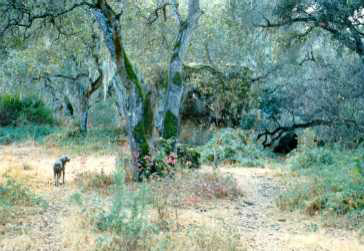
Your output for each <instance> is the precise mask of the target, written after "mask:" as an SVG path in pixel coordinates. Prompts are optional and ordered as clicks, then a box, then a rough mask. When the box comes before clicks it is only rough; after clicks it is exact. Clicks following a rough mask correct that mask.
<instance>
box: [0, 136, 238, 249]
mask: <svg viewBox="0 0 364 251" xmlns="http://www.w3.org/2000/svg"><path fill="white" fill-rule="evenodd" d="M61 154H63V150H62V148H59V147H56V146H53V147H51V146H49V145H38V144H36V143H34V142H28V143H22V144H14V145H7V146H1V155H0V170H1V171H0V172H1V173H0V177H1V180H0V184H2V185H1V188H2V189H7V188H8V187H6V186H5V185H4V184H6V182H7V180H9V179H11V181H16V182H17V183H19V184H21V186H22V187H24V188H25V189H26V190H27V191H29V192H30V194H29V196H30V197H31V198H32V197H34V198H38V197H39V200H41V201H44V205H43V204H40V203H34V204H31V203H30V202H29V203H28V202H27V203H20V204H19V205H9V208H7V207H6V206H0V215H5V216H6V214H7V212H9V211H11V212H12V214H14V215H16V216H17V217H16V218H9V217H6V219H7V220H6V221H4V220H2V221H1V224H0V249H1V250H13V248H15V249H16V250H36V249H43V250H152V249H158V250H225V249H226V248H228V249H226V250H243V249H244V243H243V242H242V241H241V240H240V236H239V235H237V234H236V231H235V230H234V228H235V227H234V224H233V223H234V221H235V219H234V217H235V216H236V214H234V213H233V211H234V210H233V208H234V206H233V205H234V204H235V203H236V200H238V199H239V198H240V196H241V191H240V190H239V189H238V187H236V184H235V183H234V182H233V181H232V180H231V178H228V177H224V176H221V174H217V173H211V174H209V175H201V174H200V173H190V172H188V173H180V174H178V175H177V176H176V177H175V179H168V180H153V181H150V182H149V183H147V184H145V186H146V187H145V189H147V191H146V194H145V200H144V202H143V201H138V200H137V199H138V198H136V197H135V196H137V194H138V193H139V194H140V191H141V190H143V189H144V188H142V187H140V185H136V184H128V185H127V184H125V183H123V184H124V185H125V186H124V185H122V186H121V187H120V186H119V187H116V188H117V189H120V190H122V189H125V190H124V193H123V194H120V193H116V195H115V192H113V191H112V189H111V188H112V187H114V186H115V182H116V181H115V177H114V176H113V175H112V174H113V172H114V171H115V166H116V165H115V162H116V159H115V157H114V156H113V155H103V154H102V153H97V154H95V155H92V154H87V155H80V154H79V153H78V152H76V153H74V152H73V153H71V154H70V157H71V159H72V160H71V162H70V163H69V165H68V166H67V169H66V170H67V171H66V185H65V186H61V187H54V186H53V183H52V181H53V180H52V175H53V173H52V170H51V167H52V163H53V161H54V160H55V159H56V158H57V157H58V156H59V155H61ZM225 186H227V187H225ZM10 190H11V189H10ZM19 191H20V190H19V189H14V190H13V191H12V193H14V194H15V200H18V199H21V197H20V195H19V194H18V193H19ZM138 191H139V192H138ZM115 196H116V197H115ZM120 198H124V200H123V201H124V202H125V204H123V205H124V207H123V210H121V211H120V214H112V210H113V209H115V208H116V206H117V205H116V204H117V203H118V201H119V200H120ZM139 199H140V198H139ZM135 201H136V202H137V204H136V205H134V206H136V207H139V206H140V205H141V204H142V203H145V205H146V207H145V208H144V209H143V210H141V211H138V216H125V215H124V216H123V217H122V216H121V215H122V214H124V213H125V214H127V215H128V214H129V213H131V212H132V208H131V207H130V205H133V202H135ZM119 202H120V201H119ZM138 203H140V204H138ZM124 208H127V209H125V210H124ZM8 209H9V210H8ZM129 210H130V211H129ZM140 214H142V216H143V217H142V218H143V219H142V221H141V222H138V220H141V219H139V218H138V217H139V216H140ZM110 215H111V216H110ZM108 216H110V217H113V220H114V221H113V223H112V224H111V227H109V226H106V227H101V226H100V224H101V223H104V222H106V221H100V219H102V217H108ZM0 219H1V218H0ZM118 220H123V224H124V225H126V226H128V229H118V227H117V221H118ZM128 222H129V223H128ZM138 224H139V225H138ZM140 224H141V225H142V226H143V227H142V228H143V229H144V228H145V229H144V230H137V228H138V226H140ZM138 231H139V232H138ZM141 233H143V234H142V235H141ZM125 236H126V237H125Z"/></svg>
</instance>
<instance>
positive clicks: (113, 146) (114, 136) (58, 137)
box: [45, 128, 126, 154]
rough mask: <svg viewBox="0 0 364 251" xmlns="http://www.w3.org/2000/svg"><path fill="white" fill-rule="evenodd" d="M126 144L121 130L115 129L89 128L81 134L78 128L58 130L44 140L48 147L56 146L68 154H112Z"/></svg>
mask: <svg viewBox="0 0 364 251" xmlns="http://www.w3.org/2000/svg"><path fill="white" fill-rule="evenodd" d="M124 142H126V140H125V139H124V137H123V135H122V133H121V130H120V129H116V128H90V129H88V131H87V134H82V133H81V132H80V131H79V129H78V128H74V129H60V130H58V131H56V132H55V133H53V134H51V135H49V136H48V137H47V138H46V139H45V143H46V144H48V145H57V146H59V147H61V148H65V149H67V151H68V152H73V153H75V154H80V153H101V154H102V153H112V152H116V151H117V150H120V148H119V147H120V146H118V145H119V144H123V143H124Z"/></svg>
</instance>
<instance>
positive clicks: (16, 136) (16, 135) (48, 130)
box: [0, 125, 58, 145]
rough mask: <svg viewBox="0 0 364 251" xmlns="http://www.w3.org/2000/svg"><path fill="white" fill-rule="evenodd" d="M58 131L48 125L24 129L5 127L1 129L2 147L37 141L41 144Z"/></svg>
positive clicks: (0, 140)
mask: <svg viewBox="0 0 364 251" xmlns="http://www.w3.org/2000/svg"><path fill="white" fill-rule="evenodd" d="M57 130H58V129H57V128H54V127H50V126H46V125H24V126H22V127H3V128H1V129H0V145H1V144H10V143H21V142H25V141H28V140H30V141H35V142H38V143H41V142H43V141H44V139H45V138H46V137H47V136H48V135H50V134H52V133H54V132H56V131H57Z"/></svg>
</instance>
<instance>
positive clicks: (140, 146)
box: [94, 0, 201, 175]
mask: <svg viewBox="0 0 364 251" xmlns="http://www.w3.org/2000/svg"><path fill="white" fill-rule="evenodd" d="M176 11H177V7H176ZM176 13H177V14H178V12H176ZM200 13H201V12H200V9H199V0H190V2H189V16H188V19H187V21H185V22H182V21H181V22H180V32H179V34H178V37H177V42H176V44H175V49H174V52H173V56H172V59H171V62H170V66H169V80H168V88H167V95H160V94H161V93H163V91H161V90H158V91H159V97H160V98H163V96H166V97H167V98H163V101H160V100H159V101H158V100H157V101H156V103H157V104H156V105H155V106H153V105H152V101H151V91H150V90H149V88H148V86H147V85H145V84H144V82H143V80H142V79H140V78H139V77H138V76H137V75H136V72H135V70H134V68H133V66H132V64H131V62H130V61H129V58H128V56H127V55H126V53H125V49H124V45H123V39H122V36H121V30H120V22H119V18H120V16H121V14H122V13H119V14H117V13H115V12H114V11H113V9H112V8H111V7H110V6H109V5H108V3H107V2H106V1H105V0H98V1H97V5H96V8H95V9H94V15H95V17H96V20H97V22H98V24H99V27H100V29H101V31H102V32H103V34H104V38H105V43H106V46H107V48H108V50H109V52H110V55H111V60H112V62H113V63H114V64H115V66H116V76H115V77H114V83H113V84H114V88H115V92H116V96H117V100H118V102H117V107H118V110H119V114H124V115H125V116H126V118H127V131H128V141H129V147H130V150H131V153H132V158H133V168H134V173H137V174H138V175H140V174H141V170H142V168H143V167H144V164H145V161H144V157H145V156H146V155H150V146H149V141H150V139H151V136H152V132H153V129H154V124H155V125H156V127H157V128H158V129H159V130H160V131H165V132H163V136H165V137H167V138H169V137H172V136H177V135H178V129H179V120H180V115H179V111H180V107H181V99H182V94H183V83H182V60H183V57H184V55H185V54H186V50H187V47H188V45H189V42H190V40H191V35H192V31H193V28H194V27H195V25H196V23H197V21H198V18H199V16H200ZM178 16H179V15H178ZM164 93H165V92H164ZM155 107H156V109H154V108H155ZM155 113H157V115H156V116H154V115H155ZM164 117H165V118H166V119H164ZM155 118H157V119H155Z"/></svg>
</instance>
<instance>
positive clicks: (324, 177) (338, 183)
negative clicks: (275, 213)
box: [277, 148, 364, 224]
mask: <svg viewBox="0 0 364 251" xmlns="http://www.w3.org/2000/svg"><path fill="white" fill-rule="evenodd" d="M362 162H364V161H363V156H362V150H361V151H347V150H342V149H341V150H340V149H328V148H325V149H324V148H314V149H306V150H305V151H301V152H297V153H296V154H295V155H294V156H293V157H292V160H290V163H289V164H290V167H291V171H292V172H294V173H295V174H298V177H297V178H292V177H290V179H291V181H289V183H288V189H287V192H285V193H283V194H282V195H281V196H280V198H279V199H278V201H277V203H278V205H279V207H280V208H282V209H289V210H293V209H302V210H304V211H305V212H306V213H307V214H309V215H316V214H332V215H346V216H348V217H349V218H352V219H358V212H362V210H364V190H363V187H364V176H363V173H362ZM354 215H355V217H353V216H354ZM359 215H362V214H359ZM360 217H362V216H360ZM360 217H359V218H360ZM353 223H354V224H358V221H357V222H353Z"/></svg>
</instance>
